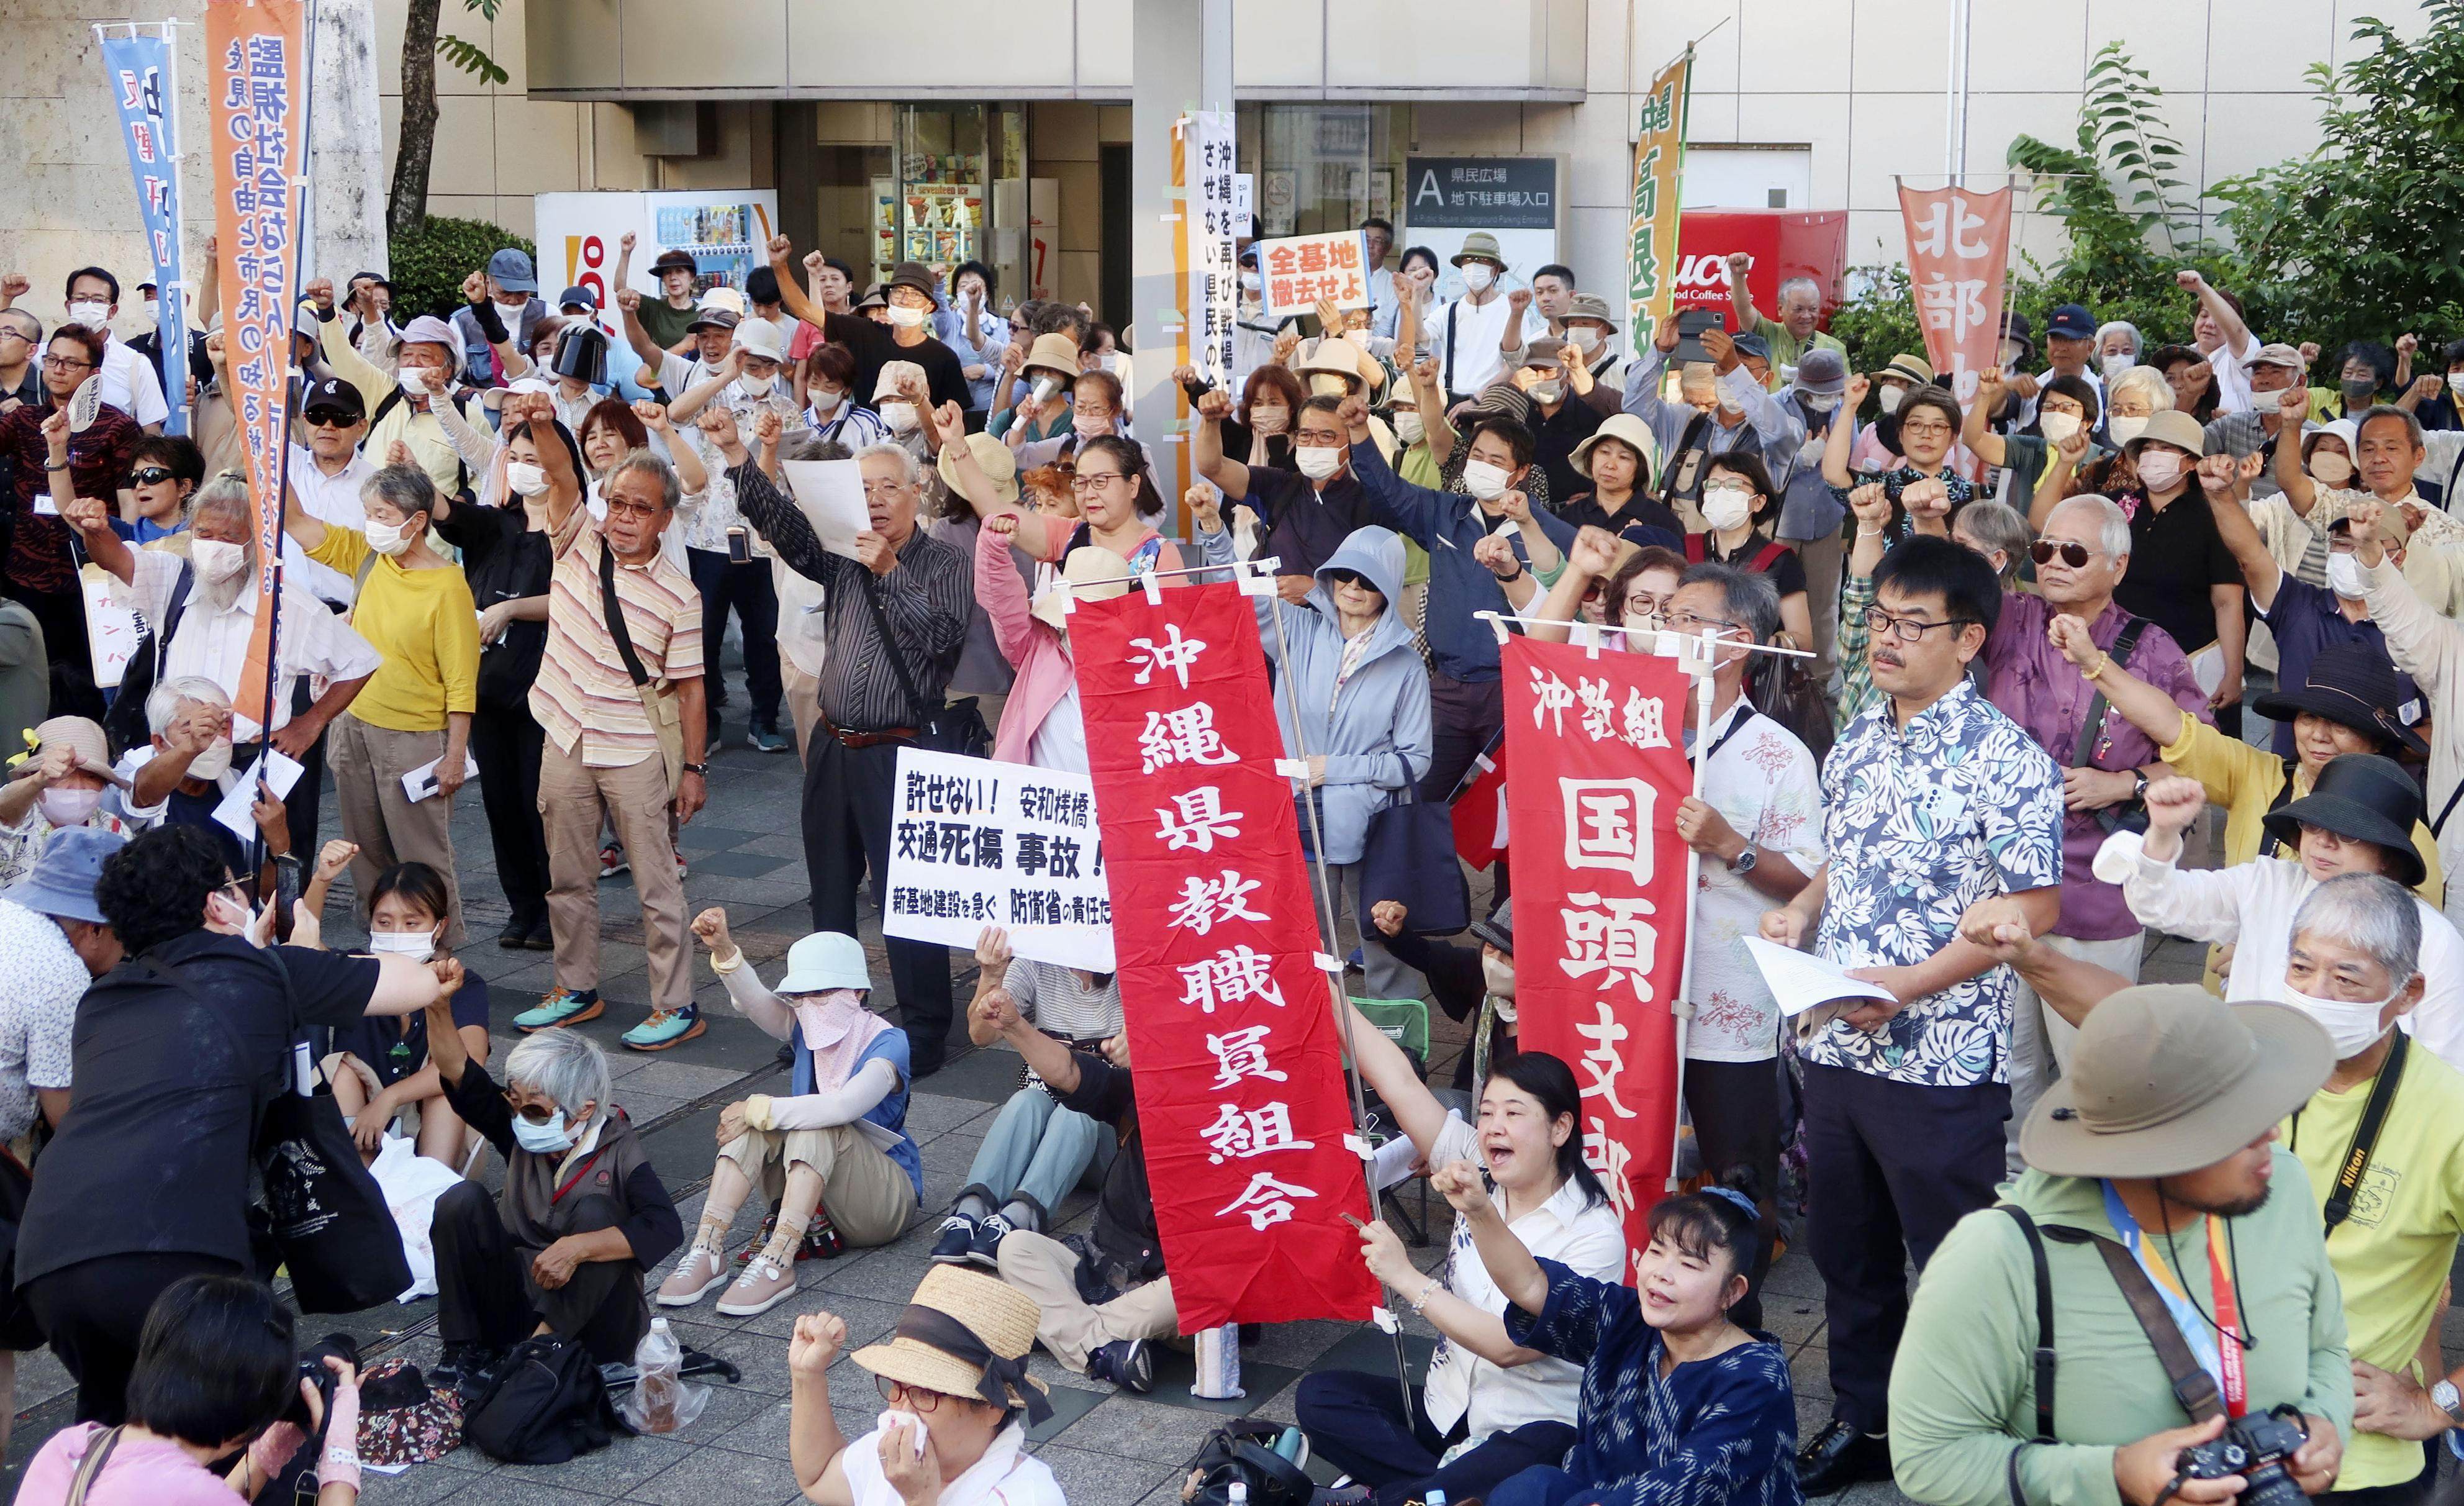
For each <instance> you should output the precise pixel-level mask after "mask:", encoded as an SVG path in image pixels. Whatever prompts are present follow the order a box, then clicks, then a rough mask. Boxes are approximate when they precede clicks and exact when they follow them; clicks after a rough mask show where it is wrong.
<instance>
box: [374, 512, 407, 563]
mask: <svg viewBox="0 0 2464 1506" xmlns="http://www.w3.org/2000/svg"><path fill="white" fill-rule="evenodd" d="M410 538H411V536H410V532H409V530H408V529H407V528H406V527H404V526H403V525H401V524H398V523H381V522H378V521H377V520H375V519H373V518H371V519H369V520H368V547H369V548H371V549H374V550H375V551H376V552H377V553H379V554H383V555H396V554H400V553H402V551H404V550H405V549H407V548H409V547H410Z"/></svg>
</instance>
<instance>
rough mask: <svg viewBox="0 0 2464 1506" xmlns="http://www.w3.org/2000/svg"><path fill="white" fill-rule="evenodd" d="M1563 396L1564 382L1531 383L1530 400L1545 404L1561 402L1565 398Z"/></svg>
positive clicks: (1564, 390) (1564, 394)
mask: <svg viewBox="0 0 2464 1506" xmlns="http://www.w3.org/2000/svg"><path fill="white" fill-rule="evenodd" d="M1565 396H1566V384H1565V383H1563V382H1535V383H1533V384H1532V387H1531V401H1533V402H1535V403H1542V404H1547V403H1556V402H1561V401H1563V400H1564V399H1565Z"/></svg>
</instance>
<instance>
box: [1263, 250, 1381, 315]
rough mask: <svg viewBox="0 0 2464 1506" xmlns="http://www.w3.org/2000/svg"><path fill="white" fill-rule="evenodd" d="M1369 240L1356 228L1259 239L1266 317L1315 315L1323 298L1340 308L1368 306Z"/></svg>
mask: <svg viewBox="0 0 2464 1506" xmlns="http://www.w3.org/2000/svg"><path fill="white" fill-rule="evenodd" d="M1365 241H1366V237H1365V236H1363V235H1362V234H1361V233H1360V232H1358V231H1338V232H1335V233H1331V234H1325V235H1292V236H1288V237H1287V238H1285V239H1283V240H1265V241H1260V242H1259V243H1258V264H1259V267H1260V269H1261V272H1262V274H1263V275H1264V277H1265V279H1266V288H1265V294H1266V317H1267V318H1269V319H1281V318H1283V317H1284V316H1285V315H1287V314H1308V313H1312V312H1314V311H1315V310H1316V308H1317V305H1318V301H1319V300H1320V299H1324V300H1325V301H1327V302H1329V303H1331V304H1333V305H1334V306H1335V307H1336V308H1339V309H1344V308H1367V307H1369V303H1370V299H1369V271H1370V269H1369V264H1368V249H1367V246H1366V244H1365Z"/></svg>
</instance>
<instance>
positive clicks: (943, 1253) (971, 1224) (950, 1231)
mask: <svg viewBox="0 0 2464 1506" xmlns="http://www.w3.org/2000/svg"><path fill="white" fill-rule="evenodd" d="M975 1243H976V1221H975V1220H974V1219H971V1218H969V1217H968V1216H967V1215H965V1214H964V1213H953V1214H951V1215H950V1216H949V1217H948V1218H945V1219H943V1220H941V1237H940V1238H939V1239H936V1240H935V1241H934V1242H933V1258H934V1260H935V1261H936V1262H938V1263H939V1264H941V1265H945V1266H955V1265H961V1264H964V1263H965V1261H966V1259H967V1256H968V1252H969V1251H972V1250H973V1249H974V1248H975Z"/></svg>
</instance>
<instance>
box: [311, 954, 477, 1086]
mask: <svg viewBox="0 0 2464 1506" xmlns="http://www.w3.org/2000/svg"><path fill="white" fill-rule="evenodd" d="M453 1024H454V1027H455V1028H456V1029H462V1028H465V1027H470V1026H476V1027H477V1028H478V1029H480V1030H486V1029H487V1028H488V980H486V979H485V978H482V977H480V976H479V975H478V974H477V973H474V972H471V971H469V970H467V969H466V970H465V971H464V972H463V974H462V986H461V987H460V988H457V989H455V990H454V993H453ZM405 1027H407V1029H405ZM333 1049H334V1050H336V1051H339V1052H350V1053H351V1054H352V1055H354V1056H357V1057H358V1058H359V1059H360V1060H362V1061H363V1062H366V1063H367V1064H368V1066H369V1068H370V1070H372V1071H374V1072H375V1073H376V1074H377V1086H379V1087H380V1088H390V1087H392V1086H393V1085H394V1084H395V1083H397V1082H400V1081H401V1080H402V1079H403V1078H405V1077H407V1076H409V1075H410V1074H412V1073H415V1072H417V1071H419V1070H420V1069H421V1068H422V1067H425V1066H427V1065H428V1015H427V1012H426V1011H425V1010H419V1011H414V1012H412V1013H410V1014H405V1015H399V1016H393V1017H385V1016H382V1015H363V1016H361V1017H360V1018H359V1019H356V1020H353V1021H352V1022H351V1023H350V1024H348V1025H343V1026H339V1027H337V1028H336V1029H335V1030H334V1047H333Z"/></svg>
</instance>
